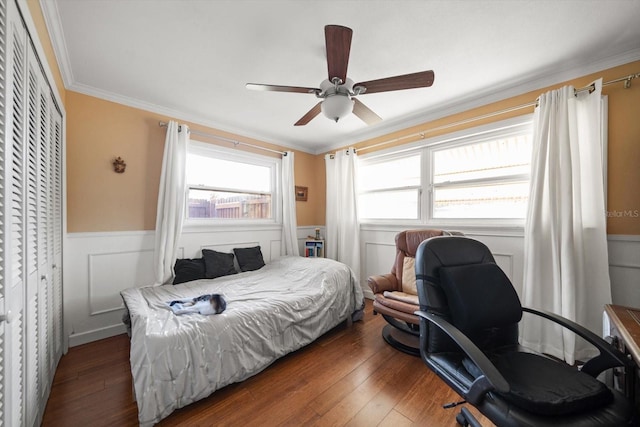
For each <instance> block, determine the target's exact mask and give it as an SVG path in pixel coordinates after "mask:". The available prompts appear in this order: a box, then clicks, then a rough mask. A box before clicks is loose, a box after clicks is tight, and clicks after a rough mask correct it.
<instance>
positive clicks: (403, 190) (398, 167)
mask: <svg viewBox="0 0 640 427" xmlns="http://www.w3.org/2000/svg"><path fill="white" fill-rule="evenodd" d="M420 161H421V156H420V153H414V154H410V155H408V156H400V157H396V158H384V159H382V160H381V161H377V162H375V161H374V162H371V163H363V164H362V165H361V166H360V167H359V178H358V182H359V183H360V192H361V193H360V198H359V201H358V210H359V212H360V214H359V215H360V217H362V218H376V219H418V218H419V214H420V209H419V206H420Z"/></svg>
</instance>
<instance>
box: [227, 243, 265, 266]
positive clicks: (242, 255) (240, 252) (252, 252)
mask: <svg viewBox="0 0 640 427" xmlns="http://www.w3.org/2000/svg"><path fill="white" fill-rule="evenodd" d="M233 253H235V254H236V258H237V260H238V265H239V266H240V270H242V271H254V270H259V269H261V268H262V267H264V259H263V258H262V251H261V250H260V246H255V247H253V248H234V249H233Z"/></svg>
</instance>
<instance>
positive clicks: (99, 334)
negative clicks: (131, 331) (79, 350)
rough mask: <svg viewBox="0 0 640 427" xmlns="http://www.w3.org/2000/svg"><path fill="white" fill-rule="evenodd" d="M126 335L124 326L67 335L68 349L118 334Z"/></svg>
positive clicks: (112, 326)
mask: <svg viewBox="0 0 640 427" xmlns="http://www.w3.org/2000/svg"><path fill="white" fill-rule="evenodd" d="M125 333H127V329H126V327H125V326H124V324H120V325H111V326H105V327H104V328H100V329H94V330H92V331H86V332H81V333H79V334H70V335H69V347H75V346H78V345H82V344H87V343H90V342H92V341H97V340H102V339H105V338H109V337H113V336H116V335H120V334H125Z"/></svg>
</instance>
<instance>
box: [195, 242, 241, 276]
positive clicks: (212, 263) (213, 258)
mask: <svg viewBox="0 0 640 427" xmlns="http://www.w3.org/2000/svg"><path fill="white" fill-rule="evenodd" d="M202 257H203V258H204V267H205V276H206V278H207V279H215V278H216V277H221V276H228V275H230V274H236V273H237V271H236V267H235V266H234V265H233V254H228V253H224V252H218V251H214V250H213V249H203V250H202Z"/></svg>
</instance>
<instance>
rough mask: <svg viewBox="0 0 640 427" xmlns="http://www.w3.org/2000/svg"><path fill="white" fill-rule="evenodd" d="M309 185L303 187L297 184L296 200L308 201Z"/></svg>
mask: <svg viewBox="0 0 640 427" xmlns="http://www.w3.org/2000/svg"><path fill="white" fill-rule="evenodd" d="M307 191H308V188H307V187H301V186H299V185H296V202H306V201H307Z"/></svg>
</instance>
